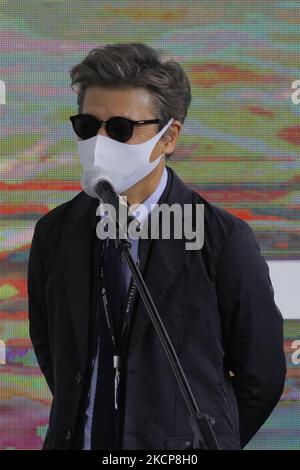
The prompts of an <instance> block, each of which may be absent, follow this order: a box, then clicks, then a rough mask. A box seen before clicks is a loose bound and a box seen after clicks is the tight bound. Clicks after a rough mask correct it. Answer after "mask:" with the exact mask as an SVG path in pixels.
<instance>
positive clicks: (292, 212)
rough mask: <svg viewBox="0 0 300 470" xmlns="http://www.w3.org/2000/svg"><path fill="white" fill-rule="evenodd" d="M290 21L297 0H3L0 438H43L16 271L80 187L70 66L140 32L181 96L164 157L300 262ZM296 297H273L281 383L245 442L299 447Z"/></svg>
mask: <svg viewBox="0 0 300 470" xmlns="http://www.w3.org/2000/svg"><path fill="white" fill-rule="evenodd" d="M299 26H300V2H297V1H268V0H265V1H260V2H257V1H251V2H249V1H238V0H233V1H226V0H221V1H214V0H210V1H199V0H198V1H184V0H182V1H173V0H170V1H163V0H159V1H154V0H150V1H140V0H139V1H116V2H114V1H92V0H85V1H74V0H73V1H67V0H62V1H57V0H54V1H53V0H52V1H49V0H48V1H45V0H38V1H34V0H26V1H16V0H9V1H3V0H0V80H1V81H2V82H3V83H5V103H3V101H2V104H1V105H0V132H1V134H0V157H1V158H0V218H1V220H0V341H1V343H0V344H1V345H2V348H5V361H2V362H4V363H2V364H0V449H40V448H41V446H42V443H43V439H44V436H45V432H46V429H47V420H48V414H49V407H50V403H51V395H50V392H49V391H48V389H47V386H46V382H45V380H44V378H43V376H42V375H41V372H40V370H39V367H38V365H37V361H36V358H35V355H34V353H33V350H32V347H31V342H30V339H29V335H28V305H27V287H26V283H27V279H26V277H27V262H28V255H29V249H30V243H31V238H32V235H33V229H34V225H35V223H36V221H37V220H38V219H39V218H40V217H41V216H42V215H43V214H45V213H47V212H48V211H49V210H50V209H52V208H54V207H55V206H57V205H59V204H61V203H63V202H65V201H67V200H69V199H71V198H72V197H74V196H75V195H76V194H77V193H78V192H79V191H81V186H80V178H81V174H82V170H81V166H80V163H79V157H78V155H77V146H76V141H75V137H74V134H73V130H72V129H71V127H70V121H69V119H68V117H69V116H70V115H72V114H76V113H77V106H76V95H75V93H74V91H73V90H71V88H70V81H69V69H70V68H71V67H72V66H73V65H75V64H76V63H78V62H80V61H81V60H82V59H83V58H84V56H85V55H86V54H87V53H88V51H89V50H90V49H92V48H93V47H96V46H99V45H105V44H107V43H115V42H145V43H147V44H148V45H150V46H152V47H154V48H157V49H159V50H160V51H163V52H164V54H165V55H166V56H167V57H170V58H173V59H174V60H176V61H178V62H180V63H181V65H182V66H183V67H184V69H185V71H186V72H187V74H188V76H189V78H190V82H191V86H192V104H191V107H190V109H189V112H188V116H187V119H186V121H185V123H184V126H183V128H182V132H181V134H180V138H179V142H178V146H177V148H176V151H175V154H174V155H173V157H172V159H171V161H169V165H170V166H171V167H172V168H174V170H175V171H176V172H177V173H178V175H179V176H180V177H181V178H182V179H183V180H184V181H185V182H186V183H188V184H189V185H190V186H191V187H192V188H193V189H195V190H197V191H199V192H200V194H201V195H202V196H203V197H205V198H206V199H207V200H208V201H210V202H212V203H214V204H216V205H218V206H220V207H223V208H225V209H226V210H228V211H229V212H231V213H233V214H235V215H237V216H238V217H241V218H242V219H244V220H246V221H247V222H248V223H249V224H250V225H251V227H252V228H253V229H254V231H255V233H256V236H257V239H258V241H259V244H260V247H261V251H262V254H263V255H264V256H265V258H266V259H267V261H268V262H272V261H277V262H280V263H282V264H281V265H280V266H282V267H284V266H289V264H288V263H289V262H294V263H299V262H300V252H299V246H300V225H299V208H300V192H299V185H300V172H299V156H300V153H299V149H300V147H299V146H300V122H299V117H300V104H299V105H298V106H297V105H295V104H293V103H292V101H291V83H292V82H293V81H294V80H296V79H300V64H299V51H300V27H299ZM2 92H3V90H2ZM282 269H283V268H282ZM281 272H282V271H281ZM286 283H287V284H288V283H289V278H288V271H287V275H286ZM293 309H294V314H293V318H292V319H289V318H287V316H286V315H285V312H284V310H285V309H284V308H282V306H281V311H282V313H283V315H284V317H285V350H286V358H287V364H288V376H287V381H286V386H285V390H284V393H283V395H282V398H281V400H280V402H279V404H278V405H277V407H276V409H275V410H274V412H273V413H272V415H271V416H270V418H269V419H268V420H267V421H266V423H265V424H264V426H263V427H262V428H261V430H260V431H259V432H258V434H257V435H256V436H255V438H254V439H253V440H252V441H251V442H250V444H249V445H248V446H247V448H248V449H300V424H299V423H300V405H299V390H300V389H299V385H300V366H299V365H297V364H293V361H292V360H291V353H292V351H293V349H292V344H293V342H294V341H295V340H297V339H300V320H298V319H297V318H300V312H299V302H297V297H295V299H294V304H293Z"/></svg>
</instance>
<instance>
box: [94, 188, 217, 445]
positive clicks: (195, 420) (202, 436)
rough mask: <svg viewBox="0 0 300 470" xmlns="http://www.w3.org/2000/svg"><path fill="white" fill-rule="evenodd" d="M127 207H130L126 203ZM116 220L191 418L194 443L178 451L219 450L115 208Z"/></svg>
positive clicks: (118, 240) (118, 241)
mask: <svg viewBox="0 0 300 470" xmlns="http://www.w3.org/2000/svg"><path fill="white" fill-rule="evenodd" d="M102 194H106V197H103V198H102V197H101V196H100V195H99V194H97V195H98V198H99V199H100V202H102V203H107V201H108V200H109V201H110V202H113V203H114V206H116V204H115V203H116V201H115V199H114V200H113V199H111V194H109V192H106V191H105V193H104V192H102ZM118 203H119V204H120V205H121V204H123V205H124V202H123V203H122V201H120V200H119V201H118ZM126 206H127V203H126ZM127 208H128V210H129V207H128V206H127ZM119 209H120V206H119ZM127 220H128V221H129V222H130V221H132V220H134V217H133V216H132V215H130V213H129V215H128V218H127ZM115 222H116V228H117V230H116V235H117V236H116V239H115V245H116V248H117V250H119V251H120V252H121V253H122V254H123V256H124V258H125V260H126V262H127V264H128V267H129V269H130V271H131V274H132V277H133V279H134V281H135V283H136V286H137V289H138V291H139V293H140V296H141V298H142V300H143V303H144V305H145V307H146V310H147V312H148V315H149V316H150V318H151V321H152V323H153V325H154V327H155V330H156V332H157V334H158V336H159V339H160V341H161V343H162V346H163V348H164V350H165V353H166V355H167V358H168V360H169V363H170V365H171V367H172V370H173V372H174V375H175V377H176V380H177V382H178V385H179V388H180V391H181V393H182V395H183V397H184V400H185V402H186V406H187V408H188V412H189V414H190V418H189V421H190V425H191V428H192V431H193V433H194V440H193V443H192V442H190V441H187V442H186V443H185V445H184V447H182V449H180V450H188V449H201V450H220V447H219V444H218V442H217V439H216V436H215V433H214V431H213V429H212V425H213V424H215V420H214V418H213V417H210V416H208V415H207V413H204V412H202V411H199V408H198V405H197V402H196V400H195V397H194V395H193V393H192V391H191V389H190V386H189V383H188V381H187V378H186V376H185V374H184V371H183V369H182V366H181V363H180V361H179V359H178V356H177V354H176V352H175V350H174V347H173V344H172V342H171V340H170V337H169V335H168V333H167V331H166V329H165V327H164V324H163V323H162V320H161V318H160V315H159V313H158V311H157V309H156V307H155V305H154V302H153V300H152V297H151V295H150V293H149V291H148V288H147V286H146V284H145V282H144V279H143V277H142V274H141V272H140V270H139V268H138V266H137V265H136V263H135V261H134V259H133V258H132V255H131V252H130V248H131V243H130V242H129V240H128V239H127V226H126V228H125V227H124V226H122V225H121V223H120V220H119V214H118V211H117V216H116V220H115ZM120 235H121V237H120Z"/></svg>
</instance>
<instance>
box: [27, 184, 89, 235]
mask: <svg viewBox="0 0 300 470" xmlns="http://www.w3.org/2000/svg"><path fill="white" fill-rule="evenodd" d="M83 197H84V193H83V191H81V192H80V193H78V194H76V195H75V196H74V197H73V198H72V199H70V200H69V201H66V202H63V203H62V204H59V205H58V206H56V207H54V208H53V209H51V210H50V211H49V212H47V214H45V215H43V216H42V217H41V218H40V219H39V220H38V221H37V222H36V224H35V232H36V233H38V234H39V239H40V238H42V239H43V240H44V239H47V238H48V237H49V235H50V234H52V233H53V232H55V231H57V230H59V229H60V228H61V226H62V225H63V224H64V223H65V221H66V219H67V218H68V216H69V213H70V212H71V210H72V208H73V207H74V205H75V204H76V203H77V201H80V200H81V199H82V198H83ZM40 241H41V240H40Z"/></svg>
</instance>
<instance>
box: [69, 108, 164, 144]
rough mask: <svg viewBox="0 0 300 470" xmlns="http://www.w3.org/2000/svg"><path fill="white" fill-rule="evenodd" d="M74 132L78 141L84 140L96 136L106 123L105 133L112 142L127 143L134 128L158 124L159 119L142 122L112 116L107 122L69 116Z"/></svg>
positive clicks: (86, 116)
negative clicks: (78, 138)
mask: <svg viewBox="0 0 300 470" xmlns="http://www.w3.org/2000/svg"><path fill="white" fill-rule="evenodd" d="M70 120H71V122H72V126H73V129H74V132H75V133H76V135H78V137H80V139H83V140H86V139H90V138H91V137H94V136H95V135H97V133H98V131H99V129H100V128H101V126H102V123H103V122H105V123H106V132H107V134H108V135H109V137H111V138H112V139H114V140H118V141H119V142H127V140H129V139H130V137H131V136H132V133H133V128H134V126H142V125H144V124H158V123H159V122H160V120H159V119H148V120H142V121H132V120H131V119H127V118H125V117H121V116H114V117H111V118H110V119H108V120H107V121H103V120H101V121H100V120H99V119H97V118H96V117H95V116H92V115H91V114H76V115H75V116H70Z"/></svg>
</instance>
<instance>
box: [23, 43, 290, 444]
mask: <svg viewBox="0 0 300 470" xmlns="http://www.w3.org/2000/svg"><path fill="white" fill-rule="evenodd" d="M71 78H72V85H75V84H76V85H77V86H78V89H77V91H78V115H76V116H73V117H71V120H72V124H73V129H74V131H75V133H76V134H77V137H78V149H79V156H80V160H81V164H82V166H83V169H84V171H89V170H93V169H95V168H98V169H99V171H100V172H102V173H101V174H103V175H104V176H105V177H107V178H108V179H109V180H110V181H112V183H113V186H114V189H115V190H116V191H117V192H118V193H119V194H121V195H123V196H127V201H128V203H129V204H130V205H133V204H136V206H135V207H137V208H138V205H139V204H140V205H143V206H144V207H145V208H146V212H147V213H146V215H147V214H148V215H149V216H150V215H151V207H152V206H151V204H155V203H159V204H160V203H165V204H167V205H168V206H172V204H175V203H176V204H179V205H180V206H181V207H182V208H184V206H185V205H186V204H190V205H191V206H192V207H193V210H194V209H195V208H196V206H197V205H199V204H203V205H204V244H203V246H202V247H201V248H200V249H197V250H187V249H186V245H185V242H186V240H185V239H184V237H183V238H181V239H176V238H175V237H173V238H170V239H163V238H159V239H148V240H147V239H142V238H141V239H139V240H133V239H131V242H132V254H133V256H134V259H135V261H136V262H138V263H139V266H140V269H141V271H142V273H143V275H144V278H145V281H146V284H147V286H148V289H149V291H150V293H151V295H152V297H153V300H154V303H155V305H156V307H157V309H158V311H159V313H160V315H161V318H162V321H163V323H164V325H165V328H166V330H167V332H168V333H169V336H170V339H171V341H172V344H173V345H174V348H175V350H176V352H177V354H178V357H179V359H180V361H181V364H182V367H183V370H184V372H185V374H186V377H187V379H188V382H189V384H190V387H191V390H192V392H193V394H194V397H195V399H196V402H197V404H198V407H199V410H200V411H203V412H205V413H207V414H208V415H209V416H212V417H213V418H214V420H215V424H214V425H213V430H214V432H215V434H216V437H217V440H218V443H219V445H220V447H221V449H240V448H243V447H244V446H245V445H246V444H247V442H248V441H249V440H250V439H251V438H252V437H253V436H254V434H255V433H256V432H257V431H258V429H259V428H260V427H261V426H262V424H263V423H264V421H265V420H266V419H267V417H268V416H269V414H270V413H271V411H272V410H273V408H274V407H275V405H276V403H277V402H278V400H279V398H280V396H281V393H282V390H283V387H284V380H285V373H286V365H285V357H284V350H283V333H282V323H283V321H282V315H281V313H280V311H279V310H278V308H277V306H276V304H275V302H274V292H273V288H272V284H271V281H270V277H269V270H268V266H267V263H266V261H265V260H264V258H263V257H262V255H261V253H260V249H259V246H258V243H257V241H256V239H255V236H254V233H253V231H252V229H251V228H250V227H249V225H248V224H247V223H246V222H244V221H243V220H241V219H239V218H237V217H235V216H233V215H231V214H229V213H228V212H226V211H225V210H223V209H221V208H218V207H216V206H214V205H213V204H211V203H209V202H208V201H207V200H205V199H204V198H203V197H201V195H198V194H197V193H196V192H194V191H192V190H191V189H190V188H188V187H187V186H186V185H185V184H184V183H183V182H182V181H181V180H180V178H179V177H178V176H177V174H176V173H175V172H174V171H173V170H171V168H169V167H167V166H166V164H165V162H166V159H167V158H170V156H171V155H172V154H173V152H174V150H175V148H176V144H177V139H178V136H179V133H180V129H181V127H182V124H183V122H184V120H185V117H186V114H187V110H188V107H189V105H190V101H191V95H190V85H189V81H188V78H187V76H186V74H185V72H184V71H183V69H182V68H181V66H180V65H179V64H177V63H176V62H174V61H165V62H164V61H163V60H162V59H161V58H160V57H159V56H158V54H157V53H156V52H155V51H154V50H153V49H151V48H150V47H148V46H146V45H144V44H135V43H133V44H115V45H107V46H105V47H104V48H96V49H94V50H92V51H91V52H90V53H89V54H88V56H87V57H86V58H85V59H84V60H83V61H82V62H81V63H80V64H78V65H76V66H75V67H74V68H73V69H72V70H71ZM124 118H125V119H124ZM141 121H143V122H141ZM144 121H145V122H144ZM153 121H154V122H153ZM98 204H99V201H98V200H97V199H96V198H93V197H90V196H89V195H88V194H86V193H85V192H80V193H79V194H78V195H77V196H75V197H74V198H73V199H72V200H71V201H68V202H66V203H64V204H62V205H60V206H58V207H56V208H55V209H54V210H52V211H50V212H49V213H48V214H46V215H45V216H44V217H42V218H41V219H40V220H39V221H38V223H37V224H36V227H35V232H34V237H33V241H32V247H31V252H30V259H29V268H28V292H29V320H30V336H31V339H32V343H33V347H34V350H35V353H36V356H37V359H38V362H39V365H40V367H41V370H42V371H43V373H44V375H45V378H46V380H47V383H48V385H49V388H50V390H51V392H52V394H53V402H52V406H51V413H50V418H49V428H48V432H47V436H46V439H45V443H44V448H45V449H73V448H77V449H82V448H83V449H103V448H104V449H105V448H106V449H118V448H119V449H180V448H181V447H182V445H183V444H184V443H185V442H186V441H192V439H193V433H192V430H191V428H190V424H189V413H188V410H187V408H186V404H185V401H184V399H183V397H182V396H181V393H180V391H179V389H178V385H177V382H176V380H175V377H174V374H173V371H172V370H171V367H170V364H169V362H168V360H167V358H166V356H165V353H164V350H163V348H162V345H161V343H160V341H159V338H158V336H157V333H156V331H155V329H154V327H153V324H152V323H151V320H150V318H149V317H148V314H147V312H146V310H145V308H144V305H143V303H142V301H141V299H140V297H139V295H138V294H137V293H136V291H135V295H134V300H133V302H132V304H131V308H130V309H129V311H130V316H129V324H128V328H127V329H126V334H125V337H124V338H125V342H123V343H122V346H121V373H120V382H119V385H118V386H117V388H116V389H114V385H116V382H115V381H114V379H115V380H116V376H115V373H116V370H115V369H116V368H114V367H113V356H114V355H116V350H115V342H114V340H117V339H118V341H119V338H120V335H119V334H115V336H114V335H111V328H110V327H109V322H108V323H107V322H106V320H107V317H109V315H111V318H112V321H111V324H112V325H113V326H114V324H115V327H116V325H117V324H119V325H121V326H122V325H123V323H122V321H123V315H124V305H126V302H127V301H128V299H129V297H130V295H129V294H128V292H130V289H132V288H133V287H134V286H133V284H132V283H130V272H129V270H128V267H127V266H126V263H124V260H120V259H119V258H118V255H117V253H116V250H114V245H113V244H107V243H106V242H104V241H103V240H101V239H100V237H98V236H97V235H96V226H97V223H98V222H99V217H98V215H96V210H97V206H98ZM135 213H137V212H135ZM137 218H138V217H137ZM140 221H141V220H140ZM104 253H106V254H105V255H104ZM118 263H119V264H118ZM100 273H102V274H101V276H100ZM125 281H126V283H125V284H126V285H125V284H124V282H125ZM124 285H125V288H124ZM122 286H123V287H122ZM122 289H123V290H122ZM124 289H125V291H126V292H127V296H128V297H127V299H126V297H124V295H123V294H122V292H123V293H124ZM106 292H107V293H108V302H107V301H106V300H107V299H106V297H105V295H106V294H105V293H106ZM103 293H104V294H105V295H104V294H103ZM124 299H125V300H124ZM124 302H125V304H124ZM118 322H120V323H118ZM116 330H117V327H116ZM119 331H121V330H119ZM116 344H117V342H116ZM118 344H121V342H120V343H118ZM118 357H119V356H118ZM116 390H117V391H116Z"/></svg>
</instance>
